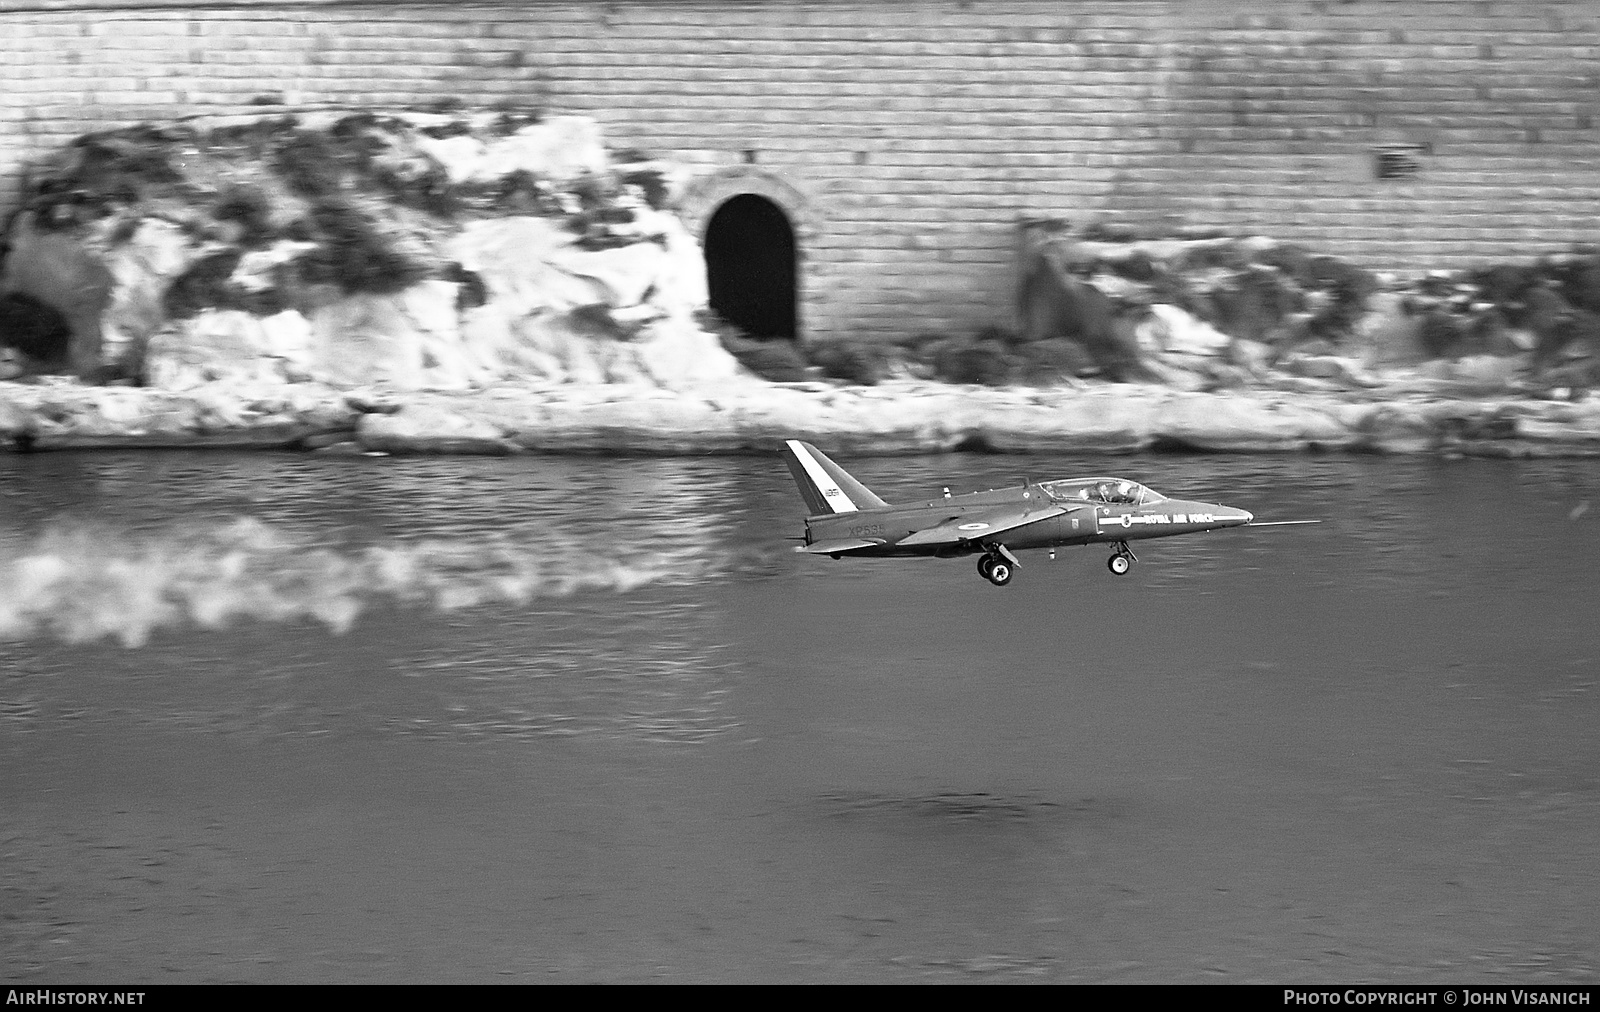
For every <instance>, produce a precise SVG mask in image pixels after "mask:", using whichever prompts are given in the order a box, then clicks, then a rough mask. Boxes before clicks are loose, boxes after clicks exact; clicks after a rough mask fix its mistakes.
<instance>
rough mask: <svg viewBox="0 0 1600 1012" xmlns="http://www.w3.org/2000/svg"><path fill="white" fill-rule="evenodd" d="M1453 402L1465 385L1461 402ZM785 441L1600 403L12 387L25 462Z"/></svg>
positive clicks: (0, 428) (991, 446)
mask: <svg viewBox="0 0 1600 1012" xmlns="http://www.w3.org/2000/svg"><path fill="white" fill-rule="evenodd" d="M1452 387H1454V389H1452ZM791 437H801V438H805V439H809V440H811V441H813V442H815V443H817V444H818V445H819V446H822V447H824V448H826V449H828V450H830V451H839V452H843V453H849V454H854V455H889V454H917V453H943V452H949V451H953V450H978V451H987V452H995V453H1026V452H1080V453H1088V454H1094V453H1134V452H1142V451H1173V452H1213V453H1282V452H1340V451H1342V452H1358V453H1422V454H1441V455H1464V456H1486V457H1588V456H1600V396H1595V395H1593V394H1589V395H1584V396H1582V397H1581V398H1579V399H1553V398H1551V397H1549V396H1545V397H1540V396H1533V395H1529V394H1526V393H1516V392H1499V393H1493V394H1488V395H1485V394H1484V393H1483V392H1482V391H1475V390H1473V389H1471V387H1470V385H1469V384H1465V383H1461V382H1458V383H1455V384H1449V383H1441V382H1437V381H1435V382H1432V383H1421V382H1416V383H1413V384H1411V385H1409V386H1407V385H1405V384H1392V385H1390V386H1389V387H1387V388H1384V389H1364V390H1348V389H1334V388H1332V384H1326V383H1319V381H1316V380H1309V379H1307V380H1301V381H1299V384H1298V385H1286V386H1284V387H1283V388H1280V389H1265V390H1264V389H1251V390H1231V391H1216V392H1195V391H1182V390H1173V389H1171V388H1169V387H1165V386H1160V385H1141V384H1113V383H1078V384H1074V385H1068V386H1054V387H980V386H958V385H951V384H943V383H930V382H923V381H909V380H902V381H892V382H888V383H883V384H879V385H877V386H871V387H866V386H841V385H834V384H830V383H823V382H801V383H768V382H764V381H759V380H751V379H739V380H735V381H730V382H727V383H722V384H718V385H716V386H714V387H713V386H707V387H698V388H692V389H678V390H666V389H660V388H651V387H645V386H632V385H617V384H595V385H574V384H536V383H505V384H499V385H495V386H492V387H486V388H481V389H477V390H473V391H419V390H406V391H394V390H386V389H382V388H359V389H347V388H339V387H334V386H328V385H323V384H317V383H297V384H284V385H271V386H261V387H257V388H241V387H239V386H238V385H232V384H229V385H224V384H208V385H203V386H198V387H191V388H189V389H186V390H182V391H172V390H161V389H153V388H143V387H121V386H92V385H88V384H81V383H77V382H75V381H71V380H65V379H54V378H52V379H49V380H46V381H43V382H30V383H0V446H3V447H5V448H7V449H9V450H12V451H15V452H34V451H48V450H82V449H164V448H205V447H211V448H228V449H272V450H299V451H305V452H315V453H323V454H330V455H338V454H367V453H386V454H418V453H443V454H512V453H524V452H532V453H545V454H597V455H598V454H627V455H695V454H741V453H760V452H767V451H771V450H773V449H775V448H776V447H777V446H778V445H779V443H780V442H781V440H783V439H786V438H791Z"/></svg>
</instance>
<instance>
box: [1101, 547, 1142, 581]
mask: <svg viewBox="0 0 1600 1012" xmlns="http://www.w3.org/2000/svg"><path fill="white" fill-rule="evenodd" d="M1116 549H1117V550H1116V551H1115V552H1113V553H1112V555H1111V558H1109V559H1107V560H1106V568H1107V569H1109V570H1111V571H1112V572H1113V573H1115V574H1117V575H1118V576H1127V575H1128V570H1130V569H1132V568H1133V564H1134V563H1135V562H1138V561H1139V557H1138V556H1137V555H1134V554H1133V549H1131V548H1129V547H1128V543H1127V542H1126V541H1118V542H1117V543H1116Z"/></svg>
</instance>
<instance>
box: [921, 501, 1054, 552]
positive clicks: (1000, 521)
mask: <svg viewBox="0 0 1600 1012" xmlns="http://www.w3.org/2000/svg"><path fill="white" fill-rule="evenodd" d="M1070 512H1071V510H1069V509H1068V508H1067V507H1065V506H1056V505H1053V504H1052V505H1048V506H1030V507H1029V508H1027V509H1026V510H1025V509H1023V508H1022V507H1021V506H1016V505H1010V506H1006V507H1004V508H1002V509H989V510H975V511H971V512H968V513H963V514H962V515H961V516H958V517H951V518H950V519H949V520H946V521H945V522H944V523H942V524H938V525H936V526H934V527H924V528H923V529H922V530H920V531H917V532H916V533H914V534H908V535H906V536H905V537H903V538H901V539H900V540H899V541H897V542H895V544H897V545H954V544H959V543H961V542H963V541H982V540H984V539H986V538H990V537H993V536H994V535H996V534H999V533H1001V532H1002V531H1009V530H1012V529H1013V528H1016V527H1023V526H1026V525H1028V524H1033V523H1038V522H1039V521H1040V520H1048V519H1050V518H1051V517H1058V516H1060V515H1061V514H1063V513H1070Z"/></svg>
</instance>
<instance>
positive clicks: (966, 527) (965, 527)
mask: <svg viewBox="0 0 1600 1012" xmlns="http://www.w3.org/2000/svg"><path fill="white" fill-rule="evenodd" d="M988 529H989V525H988V524H962V525H961V526H960V527H957V528H956V530H958V531H986V530H988Z"/></svg>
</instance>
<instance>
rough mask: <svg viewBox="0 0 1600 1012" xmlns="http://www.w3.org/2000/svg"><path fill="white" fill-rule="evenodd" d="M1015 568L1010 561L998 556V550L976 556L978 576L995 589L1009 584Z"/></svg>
mask: <svg viewBox="0 0 1600 1012" xmlns="http://www.w3.org/2000/svg"><path fill="white" fill-rule="evenodd" d="M1015 572H1016V567H1015V566H1014V565H1012V563H1011V560H1010V559H1008V558H1006V557H1005V556H1004V555H1002V554H1000V552H999V551H998V550H991V551H988V552H985V553H984V554H982V555H980V556H978V574H979V575H980V576H982V577H983V578H984V579H985V580H988V581H989V582H990V583H992V584H994V585H995V586H996V587H1004V586H1005V585H1006V584H1008V583H1010V582H1011V577H1012V575H1013V574H1014V573H1015Z"/></svg>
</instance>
